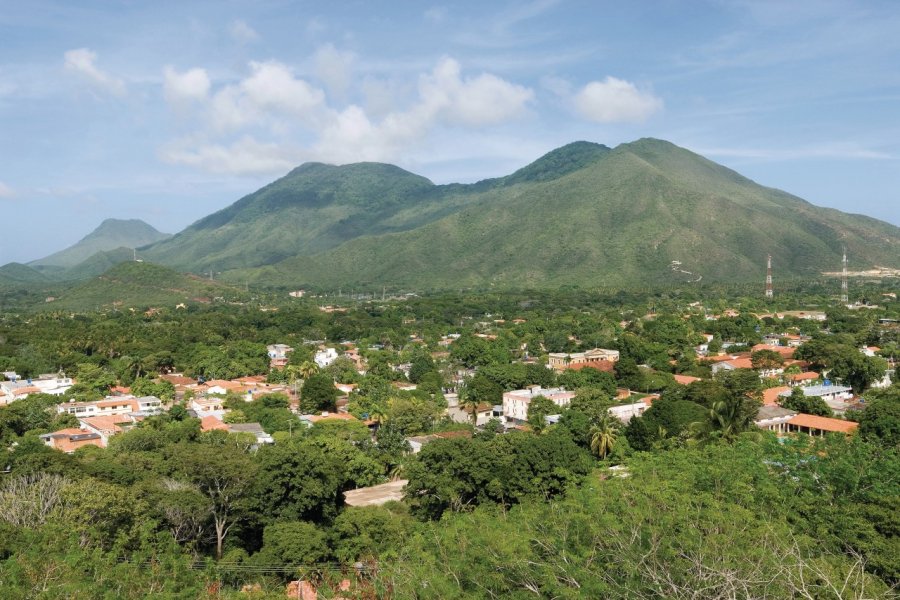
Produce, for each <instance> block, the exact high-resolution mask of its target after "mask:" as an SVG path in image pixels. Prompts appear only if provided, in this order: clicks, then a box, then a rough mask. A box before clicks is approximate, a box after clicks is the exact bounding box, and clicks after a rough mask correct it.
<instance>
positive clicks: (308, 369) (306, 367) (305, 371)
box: [297, 360, 319, 379]
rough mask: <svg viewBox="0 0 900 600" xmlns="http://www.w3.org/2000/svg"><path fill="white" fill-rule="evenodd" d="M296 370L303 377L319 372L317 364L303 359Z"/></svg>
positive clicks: (306, 377)
mask: <svg viewBox="0 0 900 600" xmlns="http://www.w3.org/2000/svg"><path fill="white" fill-rule="evenodd" d="M297 371H298V372H299V373H300V376H301V377H303V379H309V378H310V377H312V376H313V375H315V374H316V373H318V372H319V365H317V364H316V363H314V362H312V361H311V360H306V361H303V362H302V363H301V364H300V366H299V367H297Z"/></svg>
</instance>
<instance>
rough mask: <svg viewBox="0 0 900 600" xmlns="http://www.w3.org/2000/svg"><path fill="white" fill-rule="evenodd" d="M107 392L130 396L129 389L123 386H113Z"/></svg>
mask: <svg viewBox="0 0 900 600" xmlns="http://www.w3.org/2000/svg"><path fill="white" fill-rule="evenodd" d="M109 391H111V392H113V393H116V394H130V393H131V388H130V387H125V386H124V385H114V386H112V387H111V388H109Z"/></svg>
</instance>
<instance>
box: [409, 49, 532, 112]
mask: <svg viewBox="0 0 900 600" xmlns="http://www.w3.org/2000/svg"><path fill="white" fill-rule="evenodd" d="M419 90H420V94H421V96H422V101H423V104H424V106H425V107H426V108H427V109H430V110H434V111H435V112H438V113H441V114H442V115H443V116H444V117H445V118H446V119H448V120H449V121H451V122H457V123H461V124H464V125H471V126H481V125H490V124H495V123H500V122H502V121H507V120H510V119H513V118H517V117H520V116H522V115H523V114H524V112H525V107H526V105H527V103H528V102H530V101H531V100H532V98H533V97H534V92H533V91H532V90H530V89H529V88H526V87H523V86H520V85H516V84H514V83H510V82H508V81H505V80H503V79H500V78H499V77H497V76H495V75H491V74H488V73H483V74H481V75H479V76H478V77H475V78H470V79H465V80H464V79H462V78H461V77H460V66H459V63H458V62H457V61H455V60H453V59H452V58H444V59H442V60H441V61H440V62H439V63H438V65H437V66H436V67H435V68H434V70H433V71H432V72H431V74H430V75H427V76H424V77H422V78H421V80H420V82H419Z"/></svg>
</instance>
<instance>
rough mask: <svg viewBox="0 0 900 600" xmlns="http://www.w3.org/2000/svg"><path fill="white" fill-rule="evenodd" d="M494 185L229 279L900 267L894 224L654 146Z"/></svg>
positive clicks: (730, 273) (572, 280) (659, 274)
mask: <svg viewBox="0 0 900 600" xmlns="http://www.w3.org/2000/svg"><path fill="white" fill-rule="evenodd" d="M552 154H553V153H551V155H552ZM548 156H550V155H548ZM526 172H528V171H526ZM531 172H534V170H532V171H531ZM498 182H499V183H497V184H491V185H489V186H482V187H481V188H480V189H478V190H477V191H476V193H473V194H471V195H470V201H469V202H468V203H467V204H466V205H464V206H461V207H460V208H459V209H458V210H455V211H454V212H452V213H451V214H449V215H446V216H443V217H442V218H440V219H437V220H432V221H431V222H428V223H425V224H423V225H421V226H419V227H417V228H415V229H410V230H408V231H405V232H397V233H392V234H386V235H367V236H359V237H357V238H356V239H353V240H349V241H347V242H345V243H343V244H341V245H340V246H338V247H336V248H333V249H331V250H327V251H325V252H318V253H310V254H309V255H308V256H303V257H295V258H291V259H287V260H284V261H282V262H280V263H277V264H274V265H271V266H269V267H266V268H262V269H254V270H249V269H248V270H243V271H240V272H236V273H234V274H233V275H234V276H235V277H240V278H241V279H242V280H246V279H251V280H255V281H257V282H259V283H269V284H275V285H292V286H294V285H297V286H303V285H306V286H312V287H316V286H318V287H338V286H347V285H374V286H381V285H392V286H402V287H419V288H422V287H427V288H458V287H467V286H480V285H486V284H489V285H497V286H503V287H550V286H559V285H564V284H576V285H588V286H593V285H613V286H628V285H635V284H654V283H674V282H683V281H699V280H705V281H762V278H763V277H764V271H765V268H764V265H765V257H766V255H767V254H771V255H772V257H773V263H774V265H775V269H776V275H777V277H781V278H789V277H811V276H818V274H819V273H821V272H822V271H825V270H833V269H834V268H835V265H839V264H840V254H841V247H842V246H843V245H846V247H847V249H848V253H849V254H850V256H851V257H852V262H853V264H854V265H860V266H861V265H885V266H894V267H896V266H898V263H900V229H898V228H897V227H895V226H893V225H890V224H887V223H884V222H881V221H877V220H875V219H871V218H868V217H864V216H859V215H849V214H845V213H841V212H840V211H836V210H832V209H824V208H819V207H816V206H814V205H812V204H810V203H808V202H806V201H804V200H802V199H800V198H797V197H795V196H792V195H790V194H787V193H785V192H782V191H780V190H776V189H772V188H767V187H764V186H761V185H758V184H756V183H754V182H753V181H751V180H749V179H747V178H745V177H743V176H741V175H740V174H738V173H736V172H734V171H732V170H730V169H727V168H725V167H723V166H721V165H718V164H716V163H714V162H712V161H709V160H707V159H705V158H703V157H701V156H699V155H697V154H694V153H692V152H690V151H688V150H685V149H683V148H679V147H677V146H675V145H673V144H671V143H669V142H665V141H661V140H655V139H643V140H638V141H637V142H632V143H629V144H622V145H620V146H618V147H617V148H615V149H614V150H612V151H608V152H600V153H598V154H597V156H596V157H595V158H594V159H593V160H589V161H585V163H584V164H582V165H578V166H577V168H574V169H567V172H566V173H565V174H562V176H560V177H551V178H546V179H541V178H539V177H530V178H525V180H524V181H520V182H517V183H515V184H512V185H510V184H508V183H506V182H504V181H503V180H498ZM477 185H478V184H476V186H477Z"/></svg>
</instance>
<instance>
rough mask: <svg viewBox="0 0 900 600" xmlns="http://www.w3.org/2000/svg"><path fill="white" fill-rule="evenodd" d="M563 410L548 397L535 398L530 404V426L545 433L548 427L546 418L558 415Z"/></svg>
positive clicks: (539, 396)
mask: <svg viewBox="0 0 900 600" xmlns="http://www.w3.org/2000/svg"><path fill="white" fill-rule="evenodd" d="M561 410H562V409H560V407H558V406H557V405H556V404H554V402H553V400H550V399H549V398H547V397H546V396H541V395H538V396H535V397H534V398H532V399H531V402H529V403H528V424H529V425H531V428H532V429H533V430H535V431H538V432H540V431H543V429H544V427H546V426H547V421H546V419H545V417H547V416H548V415H554V414H558V413H559V412H560V411H561Z"/></svg>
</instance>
